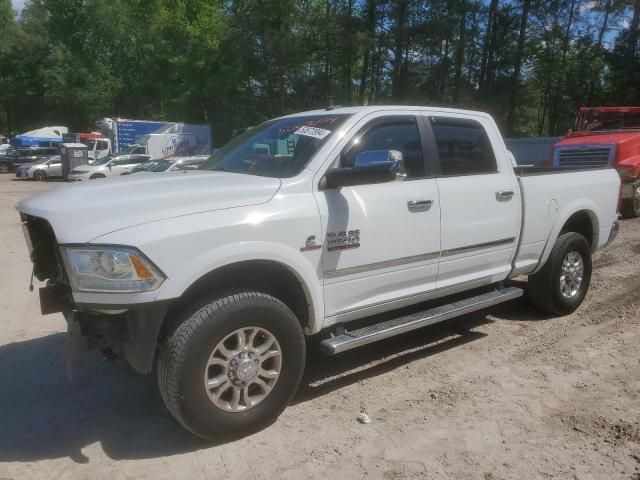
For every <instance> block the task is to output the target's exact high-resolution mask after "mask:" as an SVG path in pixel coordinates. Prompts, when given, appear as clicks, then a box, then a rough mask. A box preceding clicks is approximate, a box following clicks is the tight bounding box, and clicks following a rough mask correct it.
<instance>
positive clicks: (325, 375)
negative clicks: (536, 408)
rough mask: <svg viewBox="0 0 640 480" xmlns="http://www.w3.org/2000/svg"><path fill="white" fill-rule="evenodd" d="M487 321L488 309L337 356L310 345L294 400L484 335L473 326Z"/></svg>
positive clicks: (319, 393) (326, 390) (359, 379)
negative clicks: (325, 353) (330, 355)
mask: <svg viewBox="0 0 640 480" xmlns="http://www.w3.org/2000/svg"><path fill="white" fill-rule="evenodd" d="M486 323H491V320H489V319H488V318H487V317H486V312H485V313H484V314H483V313H476V314H470V315H466V316H464V317H460V318H457V319H453V320H449V321H447V322H443V323H441V324H436V325H433V326H431V327H426V328H422V329H419V330H414V331H412V332H408V333H405V334H403V335H398V336H397V337H392V338H389V339H386V340H384V341H382V342H378V343H373V344H371V345H367V346H364V347H360V348H357V349H354V350H351V351H348V352H345V353H342V354H339V355H336V356H334V357H326V356H324V355H323V354H322V353H320V352H319V351H318V349H317V346H316V345H309V347H308V350H309V354H308V359H307V366H306V368H305V373H304V376H303V377H302V382H301V384H300V388H299V390H298V393H297V394H296V396H295V397H294V399H293V402H292V403H293V404H297V403H302V402H307V401H310V400H313V399H315V398H317V397H320V396H322V395H326V394H327V393H330V392H333V391H335V390H338V389H340V388H342V387H345V386H347V385H351V384H354V383H357V382H359V381H361V380H363V379H366V378H373V377H377V376H379V375H384V374H385V373H388V372H390V371H392V370H395V369H397V368H401V367H403V366H405V365H407V364H409V363H411V362H414V361H416V360H419V359H423V358H427V357H430V356H431V355H436V354H438V353H441V352H444V351H446V350H449V349H452V348H456V347H459V346H461V345H464V344H466V343H470V342H473V341H475V340H479V339H481V338H484V337H485V336H486V334H485V333H481V332H475V331H473V330H472V329H473V328H475V327H478V326H480V325H483V324H486Z"/></svg>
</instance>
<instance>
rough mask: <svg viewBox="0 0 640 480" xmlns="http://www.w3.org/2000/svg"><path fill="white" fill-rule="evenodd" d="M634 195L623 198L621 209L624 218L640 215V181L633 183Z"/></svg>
mask: <svg viewBox="0 0 640 480" xmlns="http://www.w3.org/2000/svg"><path fill="white" fill-rule="evenodd" d="M633 192H634V196H633V197H632V198H625V199H624V200H622V206H621V209H620V210H621V211H620V213H622V217H623V218H638V217H640V183H636V184H634V185H633Z"/></svg>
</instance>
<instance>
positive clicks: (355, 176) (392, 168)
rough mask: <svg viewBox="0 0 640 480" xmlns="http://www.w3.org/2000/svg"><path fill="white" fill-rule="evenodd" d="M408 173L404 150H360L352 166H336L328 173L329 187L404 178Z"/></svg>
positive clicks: (327, 182) (327, 181)
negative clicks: (403, 154) (405, 167)
mask: <svg viewBox="0 0 640 480" xmlns="http://www.w3.org/2000/svg"><path fill="white" fill-rule="evenodd" d="M405 177H406V173H405V170H404V161H403V156H402V152H400V151H398V150H368V151H364V152H360V153H359V154H358V156H357V157H356V161H355V166H354V167H352V168H334V169H332V170H329V172H327V175H326V177H325V178H326V185H327V188H330V189H334V188H340V187H348V186H354V185H367V184H373V183H386V182H393V181H395V180H404V178H405Z"/></svg>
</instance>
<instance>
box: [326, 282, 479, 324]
mask: <svg viewBox="0 0 640 480" xmlns="http://www.w3.org/2000/svg"><path fill="white" fill-rule="evenodd" d="M491 279H492V277H491V276H488V277H481V278H476V279H475V280H468V281H466V282H462V283H456V284H455V285H449V286H446V287H441V288H434V289H432V290H427V291H426V292H422V293H415V294H413V295H405V296H403V297H399V298H394V299H393V300H386V301H384V302H379V303H374V304H372V305H367V306H366V307H358V308H350V309H348V310H342V311H340V312H336V313H333V314H331V315H329V316H330V317H335V318H336V319H337V321H339V322H340V323H347V322H350V321H351V320H358V319H360V318H364V317H370V316H371V315H377V314H378V313H385V312H388V311H390V310H397V309H400V308H404V307H408V306H411V305H415V304H416V303H422V302H428V301H430V300H437V299H438V298H442V297H446V296H447V295H453V294H456V293H460V292H464V291H466V290H473V289H474V288H480V287H485V286H487V285H491V283H492V282H491Z"/></svg>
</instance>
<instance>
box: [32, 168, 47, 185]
mask: <svg viewBox="0 0 640 480" xmlns="http://www.w3.org/2000/svg"><path fill="white" fill-rule="evenodd" d="M33 179H34V180H38V181H39V182H44V181H45V180H46V179H47V174H46V173H45V172H43V171H42V170H36V171H35V172H34V174H33Z"/></svg>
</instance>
